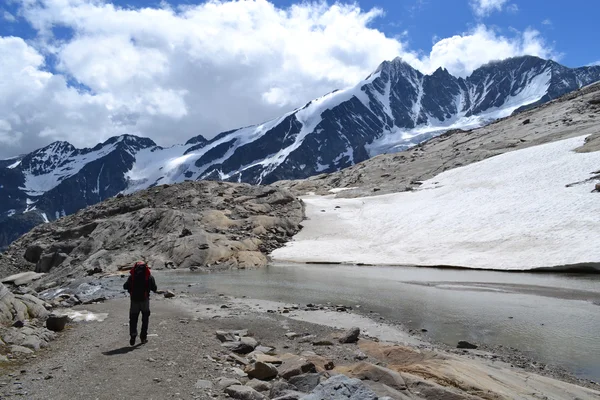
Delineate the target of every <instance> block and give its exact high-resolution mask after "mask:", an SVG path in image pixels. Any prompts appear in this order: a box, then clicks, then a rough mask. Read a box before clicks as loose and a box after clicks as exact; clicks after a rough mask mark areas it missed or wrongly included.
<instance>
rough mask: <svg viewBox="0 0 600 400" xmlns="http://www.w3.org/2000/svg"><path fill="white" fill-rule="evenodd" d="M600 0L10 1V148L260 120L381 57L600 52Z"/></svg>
mask: <svg viewBox="0 0 600 400" xmlns="http://www.w3.org/2000/svg"><path fill="white" fill-rule="evenodd" d="M598 15H600V1H595V0H594V1H592V0H572V1H570V2H569V3H568V7H566V6H565V5H564V2H563V1H558V0H554V1H552V0H547V1H543V0H451V1H450V0H358V1H357V2H351V3H349V2H343V1H342V2H340V3H334V2H324V1H322V2H307V1H303V2H297V1H292V0H271V1H268V0H252V1H250V0H248V1H225V0H223V1H220V2H211V3H206V2H192V1H189V0H184V1H181V0H178V1H168V0H167V1H162V2H161V1H142V0H3V1H0V65H1V66H2V67H1V68H0V88H2V93H1V94H2V96H0V157H8V156H12V155H15V154H20V153H24V152H28V151H31V150H33V149H35V148H39V147H41V146H44V145H46V144H48V143H50V142H52V141H55V140H66V141H69V142H71V143H72V144H74V145H75V146H78V147H83V146H93V145H95V144H96V143H97V142H99V141H103V140H106V139H107V138H109V137H111V136H115V135H121V134H136V135H140V136H146V137H150V138H152V139H153V140H155V141H156V142H157V143H158V144H160V145H167V146H168V145H172V144H175V143H182V142H185V141H186V140H187V139H188V138H190V137H192V136H195V135H198V134H202V135H204V136H205V137H207V138H210V137H213V136H214V135H216V134H218V133H219V132H222V131H225V130H229V129H235V128H238V127H241V126H248V125H252V124H256V123H261V122H264V121H266V120H269V119H272V118H277V117H279V116H281V115H282V114H284V113H286V112H289V111H291V110H292V109H294V108H296V107H301V106H302V105H304V104H306V103H307V102H308V101H311V100H312V99H315V98H318V97H320V96H322V95H324V94H326V93H329V92H331V91H332V90H335V89H342V88H346V87H350V86H353V85H356V84H358V83H359V82H360V81H361V80H362V79H364V78H365V77H366V76H368V75H369V74H370V73H371V72H373V71H374V70H375V69H376V68H377V66H378V65H379V64H380V63H381V62H382V61H384V60H390V59H393V58H395V57H398V56H399V57H402V58H403V59H404V60H405V61H406V62H408V63H409V64H410V65H412V66H413V67H414V68H416V69H419V70H420V71H421V72H423V73H431V72H433V71H434V70H435V69H437V68H438V67H444V68H446V69H447V70H448V71H449V72H450V73H452V74H454V75H456V76H462V77H465V76H468V75H469V74H470V73H471V72H472V71H473V70H474V69H476V68H478V67H480V66H481V65H483V64H485V63H488V62H490V61H494V60H498V59H504V58H507V57H513V56H519V55H524V54H530V55H536V56H539V57H543V58H552V59H555V60H557V61H559V62H561V63H562V64H564V65H566V66H569V67H578V66H583V65H589V64H592V63H596V62H600V46H598V44H597V40H598V37H599V33H600V29H599V28H598V25H597V21H596V20H597V16H598Z"/></svg>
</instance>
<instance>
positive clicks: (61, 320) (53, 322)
mask: <svg viewBox="0 0 600 400" xmlns="http://www.w3.org/2000/svg"><path fill="white" fill-rule="evenodd" d="M68 321H69V317H68V316H66V315H54V314H52V315H50V316H49V317H48V319H47V320H46V328H48V329H50V330H51V331H54V332H60V331H62V330H63V329H65V325H66V324H67V322H68Z"/></svg>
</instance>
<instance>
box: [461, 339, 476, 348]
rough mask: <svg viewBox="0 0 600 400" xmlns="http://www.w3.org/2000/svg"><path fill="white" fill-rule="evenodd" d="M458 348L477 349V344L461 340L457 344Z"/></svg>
mask: <svg viewBox="0 0 600 400" xmlns="http://www.w3.org/2000/svg"><path fill="white" fill-rule="evenodd" d="M456 348H457V349H476V348H477V345H476V344H473V343H469V342H467V341H466V340H461V341H459V342H458V344H457V345H456Z"/></svg>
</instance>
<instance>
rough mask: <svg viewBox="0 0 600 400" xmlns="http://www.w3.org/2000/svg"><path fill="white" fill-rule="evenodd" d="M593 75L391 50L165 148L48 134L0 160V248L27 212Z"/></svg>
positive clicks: (335, 148) (277, 159)
mask: <svg viewBox="0 0 600 400" xmlns="http://www.w3.org/2000/svg"><path fill="white" fill-rule="evenodd" d="M598 80H600V67H582V68H573V69H572V68H567V67H564V66H562V65H560V64H558V63H556V62H554V61H548V60H543V59H540V58H538V57H532V56H523V57H515V58H511V59H507V60H503V61H497V62H492V63H489V64H486V65H484V66H482V67H481V68H478V69H477V70H475V71H473V73H472V74H471V75H470V76H468V77H466V78H462V77H455V76H453V75H451V74H450V73H449V72H448V71H447V70H445V69H443V68H438V69H437V70H436V71H434V72H433V73H431V74H429V75H425V74H423V73H421V72H419V71H418V70H416V69H415V68H413V67H411V66H410V65H409V64H408V63H406V62H405V61H404V60H402V59H401V58H395V59H394V60H391V61H385V62H383V63H382V64H381V65H380V66H379V67H378V68H377V70H376V71H375V72H374V73H373V74H371V75H370V76H369V77H368V78H367V79H365V80H364V81H362V82H359V83H358V84H357V85H355V86H354V87H351V88H347V89H343V90H337V91H334V92H331V93H329V94H327V95H325V96H322V97H320V98H318V99H315V100H313V101H310V102H308V103H307V104H306V105H304V106H303V107H301V108H298V109H296V110H293V111H291V112H289V113H287V114H285V115H283V116H281V117H279V118H276V119H273V120H271V121H267V122H264V123H261V124H258V125H254V126H248V127H244V128H241V129H236V130H232V131H227V132H223V133H221V134H219V135H217V136H215V137H214V138H212V139H210V140H208V139H206V138H205V137H204V136H202V135H197V136H195V137H193V138H191V139H190V140H188V141H187V142H186V143H185V144H182V145H175V146H172V147H168V148H163V147H160V146H157V145H156V143H154V142H153V141H152V140H150V139H148V138H142V137H137V136H133V135H123V136H117V137H114V138H110V139H108V140H107V141H105V142H104V143H101V144H98V145H97V146H95V147H94V148H92V149H76V148H74V147H73V146H72V145H70V144H69V143H66V142H55V143H52V144H50V145H48V146H46V147H44V148H43V149H39V150H36V151H34V152H32V153H30V154H28V155H24V156H22V157H18V158H14V159H11V160H2V161H0V186H1V187H2V188H3V190H1V191H0V246H2V245H5V244H7V241H6V240H8V239H5V240H4V241H3V240H2V237H3V234H2V230H3V229H4V230H5V231H10V232H17V231H19V233H22V232H24V230H23V229H22V228H18V229H16V228H15V229H16V230H15V229H13V228H11V224H12V222H11V221H14V220H15V218H21V219H22V218H24V217H23V216H24V215H25V214H27V213H33V214H31V215H37V216H38V217H37V218H38V219H37V221H38V222H41V221H47V220H53V219H55V218H58V217H60V216H62V215H67V214H71V213H73V212H75V211H77V210H79V209H81V208H83V207H85V206H87V205H90V204H94V203H97V202H99V201H101V200H103V199H106V198H107V197H110V196H114V195H115V194H117V193H119V192H125V193H131V192H134V191H137V190H140V189H145V188H148V187H151V186H154V185H158V184H163V183H176V182H182V181H185V180H203V179H208V180H225V181H234V182H248V183H253V184H267V183H271V182H275V181H277V180H282V179H302V178H307V177H309V176H312V175H317V174H320V173H326V172H334V171H338V170H340V169H343V168H346V167H349V166H352V165H354V164H356V163H359V162H361V161H364V160H366V159H368V158H370V157H372V156H375V155H377V154H381V153H389V152H397V151H400V150H403V149H406V148H408V147H411V146H414V145H416V144H418V143H420V142H422V141H424V140H427V139H429V138H431V137H434V136H437V135H439V134H441V133H443V132H445V131H448V130H451V129H455V128H462V129H466V128H473V127H477V126H481V125H485V124H486V123H489V122H491V121H493V120H495V119H498V118H502V117H506V116H508V115H510V114H511V113H513V112H514V111H516V110H521V109H523V108H524V107H532V106H534V105H536V104H540V103H543V102H546V101H549V100H551V99H554V98H557V97H558V96H560V95H562V94H565V93H567V92H569V91H572V90H575V89H578V88H580V87H582V86H585V85H588V84H590V83H592V82H595V81H598ZM31 218H32V217H29V219H31ZM25 225H27V224H25ZM25 225H23V224H21V225H19V226H25ZM29 225H30V224H29ZM29 225H27V226H29ZM12 236H14V235H12ZM12 236H11V235H6V236H5V237H7V238H8V237H12ZM13 239H14V237H13ZM13 239H10V240H13Z"/></svg>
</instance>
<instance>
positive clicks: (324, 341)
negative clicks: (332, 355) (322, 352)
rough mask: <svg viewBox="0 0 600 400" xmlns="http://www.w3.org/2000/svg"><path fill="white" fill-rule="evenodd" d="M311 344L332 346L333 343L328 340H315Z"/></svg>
mask: <svg viewBox="0 0 600 400" xmlns="http://www.w3.org/2000/svg"><path fill="white" fill-rule="evenodd" d="M312 344H313V346H333V342H332V341H331V340H329V339H317V340H315V341H314V342H313V343H312Z"/></svg>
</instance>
